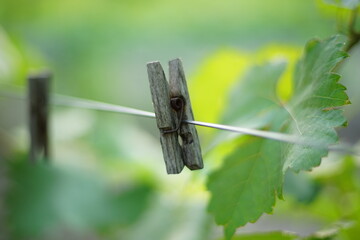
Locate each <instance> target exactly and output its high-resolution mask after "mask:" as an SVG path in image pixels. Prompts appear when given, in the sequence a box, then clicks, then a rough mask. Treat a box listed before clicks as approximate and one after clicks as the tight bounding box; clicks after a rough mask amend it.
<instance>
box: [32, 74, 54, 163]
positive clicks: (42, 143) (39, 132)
mask: <svg viewBox="0 0 360 240" xmlns="http://www.w3.org/2000/svg"><path fill="white" fill-rule="evenodd" d="M50 78H51V76H50V74H48V73H42V74H37V75H32V76H29V77H28V98H29V99H28V100H29V109H28V110H29V127H30V156H29V160H30V162H33V163H34V162H36V161H37V160H39V159H40V158H41V155H42V157H43V158H44V159H45V160H48V159H49V157H50V151H49V136H48V111H49V110H48V106H49V85H50V83H49V82H50Z"/></svg>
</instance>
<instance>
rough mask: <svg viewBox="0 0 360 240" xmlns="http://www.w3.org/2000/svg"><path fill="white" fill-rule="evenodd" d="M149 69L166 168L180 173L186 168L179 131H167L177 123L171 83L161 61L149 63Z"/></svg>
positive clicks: (172, 172)
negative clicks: (171, 100)
mask: <svg viewBox="0 0 360 240" xmlns="http://www.w3.org/2000/svg"><path fill="white" fill-rule="evenodd" d="M147 71H148V76H149V82H150V90H151V97H152V101H153V105H154V110H155V115H156V122H157V126H158V128H159V129H160V143H161V147H162V151H163V155H164V161H165V165H166V170H167V173H168V174H178V173H180V172H181V171H182V169H183V168H184V162H183V156H182V150H181V146H180V144H179V139H178V133H177V131H174V132H168V133H165V132H166V131H169V130H170V131H171V130H173V129H175V128H176V124H177V119H176V118H177V115H176V111H174V110H173V109H172V108H171V105H170V92H169V86H168V85H169V84H168V82H167V80H166V78H165V74H164V71H163V68H162V67H161V64H160V63H159V62H151V63H148V64H147Z"/></svg>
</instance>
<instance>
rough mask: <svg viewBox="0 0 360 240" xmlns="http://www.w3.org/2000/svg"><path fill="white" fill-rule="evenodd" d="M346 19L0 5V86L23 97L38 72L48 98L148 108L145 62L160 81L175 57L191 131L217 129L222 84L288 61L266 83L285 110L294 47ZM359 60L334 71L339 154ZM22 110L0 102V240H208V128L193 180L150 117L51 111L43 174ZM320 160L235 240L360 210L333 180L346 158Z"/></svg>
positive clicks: (127, 2)
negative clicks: (174, 162) (159, 73)
mask: <svg viewBox="0 0 360 240" xmlns="http://www.w3.org/2000/svg"><path fill="white" fill-rule="evenodd" d="M349 12H350V10H347V9H342V8H337V7H335V6H332V5H327V4H325V3H324V2H323V1H320V0H319V1H316V0H292V1H286V0H272V1H262V0H252V1H243V0H223V1H205V0H182V1H164V0H148V1H141V0H117V1H116V0H106V1H100V0H92V1H85V0H77V1H72V0H63V1H47V0H33V1H27V0H0V89H1V90H4V91H8V90H14V89H15V90H16V91H18V92H22V93H25V91H26V84H27V80H26V78H27V75H28V74H30V73H36V72H39V71H42V70H48V71H50V72H52V73H53V75H54V77H53V80H52V86H51V90H52V92H55V93H60V94H64V95H69V96H76V97H80V98H86V99H93V100H99V101H103V102H108V103H114V104H119V105H123V106H129V107H135V108H139V109H143V110H147V111H152V110H153V109H152V103H151V96H150V90H149V84H148V79H147V72H146V63H147V62H149V61H154V60H160V61H161V63H162V65H163V67H164V69H165V70H166V69H167V62H168V61H169V60H171V59H174V58H178V57H180V58H181V59H182V61H183V65H184V68H185V72H186V75H187V79H188V85H189V90H190V95H191V99H192V105H193V109H194V114H195V118H196V120H200V121H208V122H216V123H220V122H221V114H222V112H223V109H224V108H225V106H226V105H227V104H228V103H227V98H228V93H229V91H231V88H232V86H233V84H235V83H236V82H237V81H239V80H241V76H243V75H244V73H245V72H246V70H247V69H248V68H249V67H250V66H252V65H254V64H258V63H261V62H264V61H275V60H278V59H281V60H286V61H288V63H289V66H290V67H289V70H288V73H287V74H286V76H284V79H283V80H282V84H281V86H279V95H280V96H281V97H282V98H283V99H287V97H288V96H289V95H290V94H291V83H290V82H291V74H292V73H291V71H292V66H293V65H294V64H295V63H296V61H297V59H298V58H299V57H300V56H301V53H302V49H303V46H304V45H305V43H306V42H307V41H308V40H309V39H311V38H314V37H319V38H327V37H329V36H331V35H334V34H337V33H344V34H345V35H346V31H347V22H348V18H349ZM359 60H360V49H359V48H358V47H357V48H354V49H352V51H351V58H350V59H349V60H347V62H345V63H344V64H343V65H342V66H341V68H340V69H339V71H340V72H341V73H342V74H343V79H342V81H343V83H344V84H345V86H347V87H348V94H349V95H350V99H351V101H352V103H353V104H352V105H351V106H349V107H347V108H346V111H345V114H346V116H347V117H348V118H349V128H348V129H347V130H345V131H343V132H342V133H341V134H342V141H347V142H350V143H352V144H355V143H356V142H357V140H358V137H359V128H358V127H357V126H356V123H357V122H359V121H358V119H360V117H359V114H358V113H359V108H360V96H359V94H358V90H359V87H358V84H359V80H360V79H359V76H360V73H359V71H360V69H359V67H358V64H359ZM26 113H27V112H26V104H25V103H24V102H23V101H19V100H16V99H12V98H8V97H1V96H0V160H1V162H2V163H1V164H2V166H1V170H0V172H1V177H0V179H1V180H0V189H1V190H0V191H1V196H0V198H1V207H0V216H1V217H0V218H1V220H0V225H1V227H0V238H1V237H2V238H3V239H12V238H14V239H64V238H67V239H126V240H137V239H157V240H162V239H163V240H168V239H171V240H177V239H188V240H201V239H204V240H205V239H219V238H221V236H222V230H221V228H220V227H217V226H215V223H214V220H213V218H212V216H210V215H209V214H208V213H207V211H206V204H207V201H208V198H209V194H208V192H207V191H206V187H205V182H206V176H207V174H208V173H209V172H210V171H211V170H212V169H214V168H215V167H216V166H218V165H219V164H221V161H222V157H223V155H224V151H222V150H220V151H213V150H212V146H213V143H214V141H213V140H214V138H216V137H214V136H216V134H217V132H218V131H217V130H209V129H202V128H198V131H199V134H200V138H201V142H202V149H203V153H204V161H205V169H204V170H202V171H196V172H190V171H188V170H186V169H184V171H183V173H181V174H179V175H175V176H169V175H167V174H166V171H165V166H164V163H163V160H162V153H161V148H160V143H159V133H158V130H157V128H156V124H155V121H154V120H151V119H143V118H139V117H132V116H125V115H119V114H114V113H107V112H96V111H90V110H82V109H76V108H68V107H53V108H51V151H52V158H51V164H50V165H43V164H39V165H38V166H28V165H27V164H25V163H24V162H26V161H27V152H28V148H29V140H28V138H29V136H28V129H27V114H26ZM250 121H251V120H250ZM249 124H250V123H249ZM250 125H251V124H250ZM225 152H226V151H225ZM329 159H335V160H327V161H326V163H324V166H322V167H320V168H319V169H320V170H319V171H318V172H317V173H316V172H315V173H312V174H306V173H303V174H300V175H294V174H293V175H289V176H288V177H287V181H286V185H285V193H286V195H285V196H286V201H278V204H277V207H276V208H275V213H274V215H273V216H264V217H263V218H261V219H260V221H259V222H258V223H256V224H249V225H247V226H246V227H245V228H242V229H240V230H239V232H240V233H241V232H254V231H255V232H257V231H275V230H286V231H295V232H297V233H298V234H300V235H309V234H313V233H314V232H315V231H317V230H319V229H324V228H326V227H329V226H331V223H333V222H334V221H335V220H337V219H339V218H341V217H342V216H343V214H344V211H345V210H344V209H342V208H341V207H339V206H338V204H340V203H341V202H342V201H345V202H346V200H344V199H342V198H340V196H339V193H344V194H345V193H346V194H350V195H351V194H353V195H354V196H356V197H353V198H351V201H355V202H356V201H357V200H359V201H360V197H359V194H357V195H356V194H355V193H354V192H357V191H358V189H359V188H358V187H359V186H358V183H357V184H356V183H355V182H356V181H355V180H354V179H357V177H358V175H356V174H355V175H354V178H350V177H349V179H345V178H342V177H340V176H343V175H344V176H345V175H346V176H348V175H349V172H346V171H350V172H352V170H354V169H356V166H357V165H356V160H354V159H352V158H351V157H349V158H347V160H346V161H345V160H343V157H342V156H340V157H338V156H335V157H330V158H329ZM339 159H341V161H340V160H339ZM327 163H328V164H327ZM349 166H350V167H349ZM342 174H343V175H342ZM337 178H340V179H341V183H339V181H336V180H334V179H337ZM344 179H345V180H344ZM337 184H338V185H337ZM327 186H329V188H330V189H331V190H330V192H326V191H325V190H323V189H327ZM334 189H335V190H334ZM324 191H325V193H324ZM353 195H352V196H353ZM329 196H330V198H333V201H330V200H329V199H328V198H329ZM336 196H337V197H339V198H340V199H337V198H336ZM355 202H354V206H353V208H354V209H358V208H359V206H358V205H357V204H355ZM349 208H351V207H349ZM319 209H320V210H319ZM354 209H352V208H351V209H347V211H350V212H351V211H353V210H354Z"/></svg>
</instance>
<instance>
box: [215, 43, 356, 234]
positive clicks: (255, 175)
mask: <svg viewBox="0 0 360 240" xmlns="http://www.w3.org/2000/svg"><path fill="white" fill-rule="evenodd" d="M342 46H343V43H341V42H339V40H338V38H337V37H333V38H330V39H328V40H325V41H319V40H312V41H310V42H309V43H308V44H307V46H306V47H305V53H304V56H303V58H302V59H301V60H300V61H299V63H298V65H297V69H296V71H295V76H294V91H293V92H294V94H293V96H292V98H291V99H290V101H289V102H288V103H286V104H285V103H282V102H280V101H279V100H278V98H277V97H276V92H275V88H274V87H269V82H268V81H269V80H270V81H273V80H272V79H273V78H274V77H275V76H280V75H281V74H279V71H280V72H281V69H283V65H282V64H268V65H265V66H262V67H255V68H254V69H253V70H252V71H250V72H249V74H248V75H247V77H246V78H245V79H244V80H243V81H242V82H241V85H240V86H239V88H237V89H238V90H240V91H239V92H246V93H247V94H252V93H253V94H254V98H256V99H257V101H254V102H251V101H247V104H248V109H252V108H253V109H255V110H257V111H258V110H259V108H258V106H257V105H256V104H257V103H258V102H259V101H260V100H259V99H261V98H263V99H266V100H267V101H268V102H272V104H268V106H269V108H268V109H267V108H263V109H261V111H262V112H266V114H269V115H270V116H271V117H270V118H268V123H267V124H266V125H264V127H266V129H269V130H272V131H282V132H286V133H290V134H298V135H302V136H306V137H311V138H315V139H319V142H321V143H326V144H331V143H335V142H336V141H337V135H336V132H335V130H334V127H337V126H341V125H345V124H346V120H345V118H344V117H343V115H342V112H341V110H339V109H337V108H338V107H340V106H342V105H345V104H348V103H349V100H348V97H347V95H346V94H345V92H344V90H345V87H344V86H343V85H341V84H339V83H338V80H339V78H340V77H339V76H338V75H336V74H334V73H331V70H332V69H333V68H334V67H335V66H336V65H337V63H338V62H340V61H341V60H342V59H344V58H345V57H347V55H346V53H344V52H342V51H341V48H342ZM259 79H262V81H263V83H264V84H262V82H259ZM252 83H253V84H252ZM255 83H257V87H258V89H256V90H255V89H254V87H255V86H254V84H255ZM255 85H256V84H255ZM270 86H271V84H270ZM259 93H261V94H260V95H259ZM240 99H241V97H240V96H239V101H241V100H240ZM239 106H240V108H242V106H243V104H242V103H239ZM262 106H265V105H262ZM232 107H233V109H234V104H232ZM246 114H248V111H245V110H244V108H243V109H242V112H239V115H242V116H240V117H238V120H240V121H239V124H241V119H246ZM232 117H233V118H236V116H232ZM250 117H254V115H250ZM246 121H248V120H246ZM255 121H256V120H255ZM238 141H239V147H238V148H237V149H236V151H234V152H232V153H230V154H229V156H227V157H226V159H225V161H224V163H223V166H221V167H220V168H219V169H218V170H216V171H215V172H213V173H212V174H211V175H210V178H209V181H208V189H209V190H210V192H211V194H212V197H211V200H210V203H209V211H210V212H211V213H212V214H214V216H215V220H216V222H217V223H218V224H220V225H224V227H225V236H226V238H227V239H230V238H231V237H232V236H233V234H234V233H235V230H236V228H237V227H239V226H243V225H245V224H246V223H248V222H254V221H256V220H257V219H258V218H259V217H260V216H261V215H262V214H263V213H264V212H265V213H271V212H272V208H273V206H274V205H275V201H276V196H277V197H279V198H282V185H283V177H284V173H285V172H286V170H287V169H288V168H291V169H292V170H294V171H300V170H310V169H311V168H313V167H315V166H318V165H319V164H320V161H321V158H322V157H323V156H325V155H326V154H327V151H326V150H323V149H314V148H312V147H309V146H298V145H290V144H283V143H279V142H275V141H273V140H267V139H259V138H255V137H241V138H240V139H239V140H238Z"/></svg>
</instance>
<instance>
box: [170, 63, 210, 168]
mask: <svg viewBox="0 0 360 240" xmlns="http://www.w3.org/2000/svg"><path fill="white" fill-rule="evenodd" d="M169 72H170V73H169V75H170V80H169V81H170V82H169V83H170V96H171V99H174V98H181V99H183V103H184V106H183V107H184V109H183V112H178V113H177V114H178V116H180V115H181V117H182V119H181V120H184V119H186V120H194V115H193V111H192V108H191V102H190V96H189V92H188V88H187V84H186V78H185V73H184V70H183V66H182V63H181V60H180V59H174V60H172V61H170V62H169ZM179 132H180V136H181V139H182V149H183V153H184V163H185V165H186V166H187V167H188V168H189V169H191V170H196V169H202V168H203V167H204V164H203V160H202V155H201V147H200V141H199V137H198V134H197V131H196V128H195V126H194V125H190V124H181V126H180V129H179Z"/></svg>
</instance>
